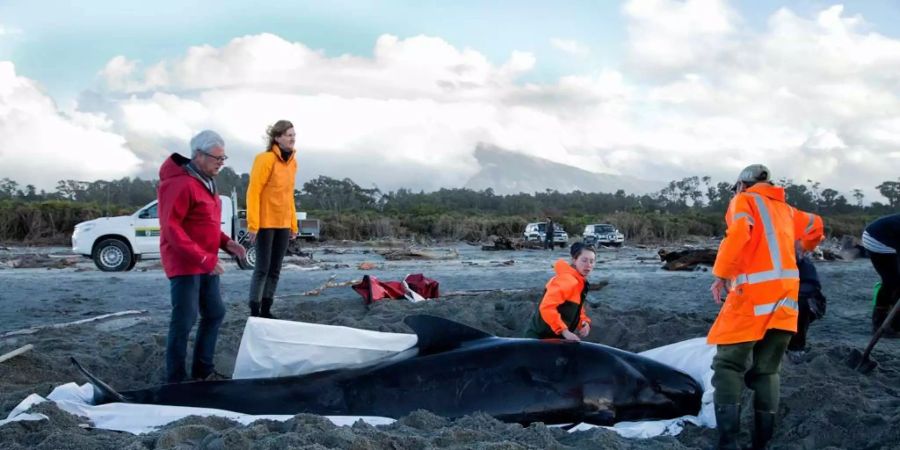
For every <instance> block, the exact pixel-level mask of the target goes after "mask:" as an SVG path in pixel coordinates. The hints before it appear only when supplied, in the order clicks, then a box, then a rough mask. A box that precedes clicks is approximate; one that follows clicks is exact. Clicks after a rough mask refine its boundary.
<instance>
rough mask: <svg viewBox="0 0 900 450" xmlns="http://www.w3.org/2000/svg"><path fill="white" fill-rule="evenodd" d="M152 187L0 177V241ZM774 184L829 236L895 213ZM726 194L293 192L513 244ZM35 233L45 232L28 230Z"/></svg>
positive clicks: (642, 226) (634, 230) (110, 211)
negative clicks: (545, 223)
mask: <svg viewBox="0 0 900 450" xmlns="http://www.w3.org/2000/svg"><path fill="white" fill-rule="evenodd" d="M249 180H250V177H249V174H246V173H243V174H238V173H236V172H234V170H232V169H231V168H229V167H225V168H224V169H223V170H222V172H221V173H220V174H219V176H218V177H217V179H216V182H217V185H218V187H219V191H220V192H222V193H225V194H228V193H231V192H232V191H234V192H237V193H238V199H239V206H241V207H243V206H244V204H245V202H244V198H245V195H246V191H247V186H248V184H249ZM158 183H159V181H158V180H144V179H141V178H128V177H126V178H121V179H118V180H98V181H93V182H86V181H78V180H60V181H59V182H58V183H57V185H56V189H55V190H54V191H52V192H46V191H44V190H41V191H37V190H36V189H35V187H34V186H32V185H25V186H21V185H19V184H18V183H17V182H16V181H14V180H12V179H10V178H3V179H0V239H2V240H23V239H24V240H34V239H35V237H37V239H38V240H39V238H40V237H42V236H44V237H46V236H56V239H60V238H59V236H60V235H64V234H66V233H67V232H70V231H71V227H72V226H74V223H73V221H76V220H88V219H90V218H94V217H97V216H102V215H114V214H123V213H130V212H132V211H134V210H135V209H136V208H138V207H140V206H143V205H145V204H147V203H149V202H150V201H152V200H154V199H155V198H156V189H157V187H158ZM777 184H779V185H781V186H783V187H784V188H785V191H786V195H787V198H788V201H789V202H790V203H791V204H792V205H794V206H796V207H798V208H800V209H802V210H805V211H811V212H816V213H818V214H820V215H823V216H825V217H827V218H830V219H831V220H829V221H828V222H830V223H834V224H837V226H836V228H835V229H832V231H833V232H834V233H835V234H837V233H841V232H847V233H854V234H855V233H856V232H857V231H859V230H858V228H861V227H862V226H863V225H864V224H865V222H866V221H867V220H868V219H870V218H872V217H875V216H878V215H882V214H888V213H893V212H895V211H896V210H897V207H898V206H900V181H884V182H881V183H880V184H878V185H877V186H875V188H876V189H877V190H878V192H879V193H880V195H881V196H882V197H883V199H881V198H879V199H877V200H876V201H872V202H871V203H868V204H867V203H866V202H865V196H864V194H863V192H862V191H861V190H858V189H856V190H854V191H852V192H851V193H850V196H849V198H848V197H847V196H845V194H843V193H841V192H839V191H837V190H836V189H832V188H826V187H823V186H821V184H820V183H819V182H816V181H813V180H806V182H804V183H797V182H795V181H794V180H790V179H781V180H779V181H778V182H777ZM731 187H732V183H727V182H713V181H712V179H711V178H710V177H708V176H703V177H698V176H693V177H686V178H683V179H681V180H673V181H671V182H669V183H668V184H667V185H666V186H665V187H664V188H663V189H661V190H660V191H657V192H654V193H650V194H641V195H638V194H630V193H626V192H624V191H623V190H619V191H617V192H614V193H603V192H580V191H575V192H570V193H561V192H557V191H553V190H547V191H544V192H535V193H520V194H511V195H498V194H495V193H494V191H493V190H492V189H485V190H480V191H475V190H471V189H440V190H437V191H432V192H424V191H413V190H411V189H405V188H401V189H397V190H395V191H389V192H383V191H381V190H380V189H378V188H377V187H371V188H366V187H362V186H360V185H358V184H357V183H355V182H354V181H353V180H351V179H349V178H345V179H335V178H330V177H326V176H319V177H317V178H315V179H313V180H310V181H307V182H305V183H304V184H303V186H302V187H301V188H300V189H298V190H297V191H296V192H295V194H296V198H297V203H298V210H304V211H307V212H308V213H309V215H310V216H311V217H318V218H321V219H323V221H324V222H325V223H324V227H323V232H324V233H325V236H327V237H331V238H339V239H367V238H372V237H383V236H398V237H401V236H410V235H425V236H432V237H437V238H453V239H478V238H483V237H484V236H486V235H490V234H502V235H510V236H512V235H516V234H517V233H520V232H521V228H522V227H524V224H525V223H527V222H529V221H534V220H539V219H542V218H544V217H547V216H550V217H553V218H554V219H555V220H557V221H558V222H559V223H560V224H562V225H563V226H565V227H566V229H567V230H569V232H570V233H575V234H578V233H580V231H581V227H582V226H583V225H584V224H587V223H593V222H601V221H603V222H605V221H609V222H613V223H615V224H616V225H617V226H619V228H620V229H622V230H623V232H625V233H626V236H628V237H629V238H637V239H649V240H652V239H670V238H677V237H680V236H683V235H686V234H706V235H711V234H713V235H714V234H720V233H721V232H722V231H723V230H722V227H723V224H722V217H721V214H722V213H723V212H724V211H725V209H726V208H727V205H728V201H729V200H730V198H731V196H732V192H731ZM884 200H886V201H884ZM79 205H81V206H79ZM58 216H59V217H58ZM63 218H64V219H65V220H63ZM41 227H43V228H48V227H49V228H48V229H47V230H44V231H39V232H35V229H36V228H41ZM52 239H53V238H51V240H52Z"/></svg>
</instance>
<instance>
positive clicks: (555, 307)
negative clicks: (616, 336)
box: [525, 242, 597, 341]
mask: <svg viewBox="0 0 900 450" xmlns="http://www.w3.org/2000/svg"><path fill="white" fill-rule="evenodd" d="M569 254H570V255H571V256H572V260H571V261H570V262H567V261H565V260H563V259H560V260H558V261H556V264H555V265H554V267H553V269H554V271H555V272H556V276H554V277H553V278H551V279H550V281H549V282H548V283H547V287H546V289H545V290H544V297H543V298H542V299H541V302H540V303H539V304H538V306H537V309H536V310H535V312H534V314H533V315H532V316H531V321H530V323H529V324H528V329H527V330H525V337H529V338H534V339H558V338H563V339H566V340H570V341H579V340H581V339H580V337H581V338H584V337H587V335H588V334H589V333H590V332H591V319H590V317H588V315H587V313H586V312H585V311H584V302H585V299H586V297H587V292H588V289H589V285H588V282H587V276H588V275H589V274H590V273H591V271H592V270H594V263H595V262H596V258H597V256H596V254H595V252H594V248H593V247H589V246H586V245H584V244H582V243H581V242H576V243H574V244H572V247H571V248H570V249H569ZM576 333H577V334H576ZM579 336H580V337H579Z"/></svg>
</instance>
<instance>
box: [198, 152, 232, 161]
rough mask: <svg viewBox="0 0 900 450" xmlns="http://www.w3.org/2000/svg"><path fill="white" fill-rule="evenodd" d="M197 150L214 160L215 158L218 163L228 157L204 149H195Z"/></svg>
mask: <svg viewBox="0 0 900 450" xmlns="http://www.w3.org/2000/svg"><path fill="white" fill-rule="evenodd" d="M197 151H198V152H200V153H203V154H204V155H206V156H209V157H210V158H212V159H214V160H216V161H218V162H220V163H223V164H224V163H225V160H226V159H228V157H227V156H225V155H222V156H216V155H213V154H210V153H209V152H205V151H203V150H200V149H199V148H198V149H197Z"/></svg>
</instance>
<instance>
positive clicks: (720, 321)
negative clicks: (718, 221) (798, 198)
mask: <svg viewBox="0 0 900 450" xmlns="http://www.w3.org/2000/svg"><path fill="white" fill-rule="evenodd" d="M817 218H818V222H817V221H816V219H817ZM725 222H726V224H727V225H728V230H727V232H726V235H725V239H723V240H722V243H721V244H720V245H719V253H718V255H717V257H716V263H715V265H714V266H713V274H714V275H715V276H717V277H719V278H724V279H726V280H729V281H730V283H729V292H728V297H726V300H725V304H724V305H723V306H722V309H721V310H720V311H719V316H718V317H717V318H716V322H715V323H714V324H713V326H712V328H710V330H709V335H708V336H707V338H706V340H707V342H708V343H710V344H737V343H740V342H751V341H758V340H760V339H762V337H763V336H764V335H765V334H766V330H770V329H779V330H786V331H792V332H796V331H797V315H798V310H799V305H798V303H797V294H798V291H799V289H800V274H799V271H798V270H797V259H796V258H797V257H796V251H795V243H797V242H798V241H799V242H800V244H801V245H802V246H803V248H804V249H805V250H812V249H813V248H815V245H816V244H818V243H819V240H820V239H821V234H818V237H816V233H821V230H822V229H823V227H822V226H819V227H817V226H816V225H817V224H821V223H822V222H821V218H819V217H818V216H815V215H813V214H809V213H805V212H803V211H799V210H797V209H794V208H793V207H791V206H790V205H788V204H787V203H785V201H784V189H783V188H780V187H776V186H772V185H769V184H757V185H754V186H752V187H750V188H749V189H747V190H746V191H744V192H742V193H739V194H737V195H735V196H734V198H732V200H731V203H730V204H729V206H728V212H727V213H726V214H725Z"/></svg>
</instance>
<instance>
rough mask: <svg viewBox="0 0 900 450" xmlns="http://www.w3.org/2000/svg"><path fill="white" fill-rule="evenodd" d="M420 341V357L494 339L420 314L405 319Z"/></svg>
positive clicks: (470, 329) (464, 327) (468, 327)
mask: <svg viewBox="0 0 900 450" xmlns="http://www.w3.org/2000/svg"><path fill="white" fill-rule="evenodd" d="M403 322H404V323H406V325H408V326H409V327H410V328H412V329H413V331H415V332H416V336H418V338H419V341H418V342H417V343H416V347H418V348H419V354H420V355H426V354H431V353H439V352H442V351H446V350H452V349H454V348H457V347H459V346H460V345H462V344H463V343H464V342H467V341H474V340H478V339H484V338H489V337H493V335H491V334H488V333H485V332H484V331H481V330H479V329H477V328H472V327H470V326H468V325H463V324H461V323H459V322H454V321H452V320H450V319H444V318H443V317H437V316H429V315H424V314H418V315H414V316H407V317H406V318H405V319H403Z"/></svg>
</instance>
